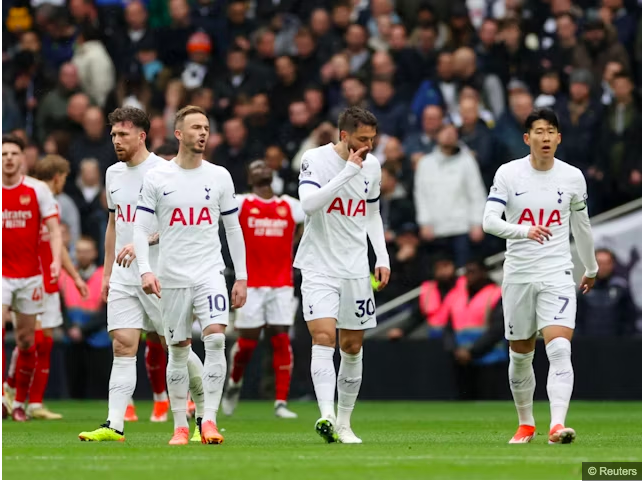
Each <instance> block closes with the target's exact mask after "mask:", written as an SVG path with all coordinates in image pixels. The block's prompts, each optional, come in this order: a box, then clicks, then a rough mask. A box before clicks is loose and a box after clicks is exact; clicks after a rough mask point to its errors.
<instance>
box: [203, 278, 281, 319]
mask: <svg viewBox="0 0 642 481" xmlns="http://www.w3.org/2000/svg"><path fill="white" fill-rule="evenodd" d="M268 293H269V288H268V287H248V288H247V300H246V301H245V305H244V306H243V307H242V308H240V309H239V310H238V311H237V313H236V319H235V320H234V327H235V328H236V329H257V328H259V327H263V326H264V325H265V319H266V316H265V312H266V310H265V307H266V306H265V304H266V302H267V298H268ZM208 307H209V306H208Z"/></svg>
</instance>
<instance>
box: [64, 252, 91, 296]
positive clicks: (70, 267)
mask: <svg viewBox="0 0 642 481" xmlns="http://www.w3.org/2000/svg"><path fill="white" fill-rule="evenodd" d="M62 268H63V269H64V270H65V272H66V273H67V274H69V277H71V278H72V279H73V281H74V284H75V285H76V289H78V292H80V295H81V296H82V298H83V299H87V298H88V297H89V289H88V287H87V284H86V283H85V281H84V280H83V278H82V277H80V274H78V271H77V270H76V266H74V263H73V261H72V260H71V257H70V256H69V251H68V250H67V248H66V247H64V246H63V248H62Z"/></svg>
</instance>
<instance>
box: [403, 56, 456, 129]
mask: <svg viewBox="0 0 642 481" xmlns="http://www.w3.org/2000/svg"><path fill="white" fill-rule="evenodd" d="M454 75H455V71H454V67H453V54H452V52H450V51H448V50H443V51H441V52H440V53H439V55H438V56H437V73H436V75H435V78H434V79H425V80H423V81H422V82H421V84H420V85H419V88H418V89H417V91H416V92H415V95H414V97H413V98H412V104H411V107H410V108H411V110H412V113H413V114H414V115H415V117H416V119H417V121H419V120H420V119H422V115H423V112H425V109H426V107H427V106H428V105H437V106H440V107H441V108H442V109H443V110H444V111H445V112H452V111H455V110H456V109H457V85H456V83H455V78H454Z"/></svg>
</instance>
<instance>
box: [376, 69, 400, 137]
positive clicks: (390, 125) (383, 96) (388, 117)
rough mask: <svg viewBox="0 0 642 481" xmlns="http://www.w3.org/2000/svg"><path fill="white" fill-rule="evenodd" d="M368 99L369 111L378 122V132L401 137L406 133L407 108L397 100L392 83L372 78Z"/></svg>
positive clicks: (383, 79)
mask: <svg viewBox="0 0 642 481" xmlns="http://www.w3.org/2000/svg"><path fill="white" fill-rule="evenodd" d="M370 97H371V98H372V102H371V104H370V108H369V110H370V111H371V112H372V113H373V114H375V116H376V117H377V120H378V121H379V126H378V130H379V132H380V133H382V134H387V135H392V136H393V137H403V136H404V135H405V133H406V132H407V131H408V108H407V107H406V105H405V104H403V103H401V102H400V101H399V100H398V98H397V94H396V92H395V87H394V85H393V83H392V81H391V80H387V79H385V78H374V79H373V80H372V83H371V84H370Z"/></svg>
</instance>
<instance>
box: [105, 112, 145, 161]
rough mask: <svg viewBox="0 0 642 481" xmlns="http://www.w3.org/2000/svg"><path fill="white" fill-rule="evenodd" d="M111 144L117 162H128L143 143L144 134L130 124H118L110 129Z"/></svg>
mask: <svg viewBox="0 0 642 481" xmlns="http://www.w3.org/2000/svg"><path fill="white" fill-rule="evenodd" d="M111 142H112V144H114V150H115V151H116V157H118V160H120V161H121V162H129V161H130V160H131V159H132V158H133V157H134V155H136V152H138V149H140V147H141V146H142V145H143V143H144V142H145V132H143V131H142V130H141V129H139V128H138V127H135V126H134V125H133V124H132V123H131V122H118V123H117V124H114V125H113V126H112V128H111Z"/></svg>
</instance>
